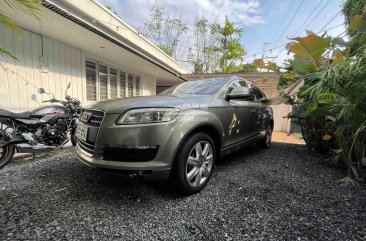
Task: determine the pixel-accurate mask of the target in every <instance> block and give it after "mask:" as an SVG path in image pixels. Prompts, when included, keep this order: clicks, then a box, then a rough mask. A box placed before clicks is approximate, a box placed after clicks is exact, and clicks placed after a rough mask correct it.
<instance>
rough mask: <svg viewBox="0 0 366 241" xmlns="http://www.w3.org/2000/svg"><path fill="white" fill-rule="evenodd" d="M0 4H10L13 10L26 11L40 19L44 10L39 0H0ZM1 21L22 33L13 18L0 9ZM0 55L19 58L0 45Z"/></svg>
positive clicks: (14, 30)
mask: <svg viewBox="0 0 366 241" xmlns="http://www.w3.org/2000/svg"><path fill="white" fill-rule="evenodd" d="M0 6H8V7H10V8H12V9H13V10H15V11H17V12H20V13H26V14H28V15H30V16H32V17H34V18H36V19H38V20H39V14H40V13H41V11H42V4H41V1H39V0H2V1H0ZM0 22H2V23H3V24H4V25H5V26H7V27H8V28H10V29H11V30H12V32H13V33H14V34H16V35H20V34H21V30H20V28H19V27H18V26H17V25H16V24H15V23H14V22H13V20H11V19H10V18H9V17H8V16H6V15H5V14H4V13H3V12H2V11H1V10H0ZM0 55H2V56H4V57H10V58H12V59H15V60H17V58H16V56H14V55H13V54H12V53H10V52H9V51H7V50H6V49H4V48H2V47H1V46H0Z"/></svg>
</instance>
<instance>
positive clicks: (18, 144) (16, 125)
mask: <svg viewBox="0 0 366 241" xmlns="http://www.w3.org/2000/svg"><path fill="white" fill-rule="evenodd" d="M70 86H71V83H69V84H68V85H67V88H66V91H65V99H66V100H65V101H64V100H57V99H55V96H54V95H53V94H51V93H47V92H46V91H45V90H44V89H43V88H39V89H38V90H37V92H38V94H48V95H50V96H52V98H51V99H49V100H46V101H42V102H43V103H51V105H45V106H41V107H38V108H36V109H34V110H32V111H30V112H29V111H26V112H22V113H14V112H10V111H7V110H4V109H0V169H1V168H2V167H4V166H5V165H6V164H7V163H8V162H9V161H10V160H11V159H12V158H13V156H14V153H15V151H17V152H18V153H39V152H46V151H51V150H54V149H56V148H60V147H62V146H64V145H65V144H66V143H67V142H68V135H70V141H71V143H72V145H73V146H75V145H76V142H77V137H76V133H75V132H76V127H77V121H78V114H79V112H80V110H81V106H80V101H79V100H78V99H76V98H72V97H70V96H69V95H68V94H67V91H68V89H69V88H70Z"/></svg>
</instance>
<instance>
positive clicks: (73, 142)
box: [70, 134, 78, 146]
mask: <svg viewBox="0 0 366 241" xmlns="http://www.w3.org/2000/svg"><path fill="white" fill-rule="evenodd" d="M70 141H71V144H72V146H76V144H77V143H78V138H77V137H76V134H71V135H70Z"/></svg>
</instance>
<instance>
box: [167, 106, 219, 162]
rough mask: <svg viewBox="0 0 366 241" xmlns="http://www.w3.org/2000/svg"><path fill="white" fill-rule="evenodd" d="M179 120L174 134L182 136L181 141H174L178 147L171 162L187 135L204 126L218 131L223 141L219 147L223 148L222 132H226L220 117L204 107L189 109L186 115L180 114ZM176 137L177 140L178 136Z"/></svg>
mask: <svg viewBox="0 0 366 241" xmlns="http://www.w3.org/2000/svg"><path fill="white" fill-rule="evenodd" d="M179 122H180V123H179V124H177V128H175V129H174V131H173V133H172V135H176V136H180V137H181V138H180V139H179V142H177V143H174V144H175V146H176V147H177V148H176V149H175V151H174V155H173V159H172V160H170V162H171V163H173V162H174V159H175V156H176V154H177V152H178V150H179V149H180V147H181V145H182V142H183V141H184V140H185V139H186V137H187V136H189V135H190V134H192V133H193V132H194V131H195V130H196V129H197V128H199V127H202V126H211V127H213V128H215V129H216V130H217V131H218V133H219V136H220V143H221V146H220V147H219V149H221V147H222V143H223V136H222V134H221V133H224V132H223V126H222V124H221V122H220V121H219V119H218V118H217V117H216V116H215V115H213V114H212V113H210V112H207V111H204V110H202V109H195V110H188V111H186V112H185V113H184V115H181V116H180V120H179ZM174 139H175V140H177V139H176V138H174ZM174 144H173V145H174ZM218 151H219V150H218Z"/></svg>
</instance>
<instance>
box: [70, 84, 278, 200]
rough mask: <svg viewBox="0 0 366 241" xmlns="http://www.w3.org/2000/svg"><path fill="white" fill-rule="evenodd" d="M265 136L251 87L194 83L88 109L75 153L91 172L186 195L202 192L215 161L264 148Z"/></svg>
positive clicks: (264, 111) (265, 118)
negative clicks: (162, 185) (128, 175)
mask: <svg viewBox="0 0 366 241" xmlns="http://www.w3.org/2000/svg"><path fill="white" fill-rule="evenodd" d="M272 130H273V114H272V109H271V108H270V107H268V106H267V105H266V97H265V95H264V94H263V92H262V91H260V90H259V89H258V88H257V87H255V86H254V85H253V84H252V83H251V82H249V81H247V80H245V79H242V78H238V77H230V78H215V79H207V80H197V81H190V82H186V83H182V84H180V85H177V86H175V87H172V88H170V89H168V90H166V91H165V92H163V93H162V94H160V95H157V96H145V97H133V98H124V99H114V100H107V101H101V102H97V103H94V104H92V105H91V106H90V107H88V108H86V109H84V110H83V112H82V113H81V115H80V118H79V124H78V128H77V137H78V144H77V146H76V153H77V155H78V157H79V159H80V160H81V161H82V162H83V163H85V164H86V165H88V166H91V167H96V168H104V169H113V170H119V171H122V172H132V173H140V174H149V173H150V174H163V175H164V176H165V177H166V178H168V180H169V182H170V183H171V184H174V185H175V186H176V187H177V188H178V189H179V190H180V191H181V192H182V193H185V194H191V193H196V192H199V191H200V190H201V189H202V188H204V187H205V185H206V184H207V182H208V181H209V179H210V177H211V175H212V172H213V168H214V164H215V161H216V160H217V158H219V157H222V156H225V155H227V154H230V153H232V152H235V151H237V150H239V149H240V148H242V147H244V146H245V145H248V144H251V143H257V144H258V145H260V146H261V147H264V148H268V147H269V146H270V144H271V135H272Z"/></svg>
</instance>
